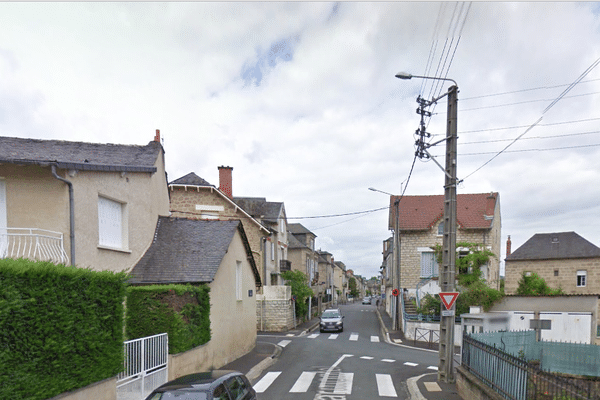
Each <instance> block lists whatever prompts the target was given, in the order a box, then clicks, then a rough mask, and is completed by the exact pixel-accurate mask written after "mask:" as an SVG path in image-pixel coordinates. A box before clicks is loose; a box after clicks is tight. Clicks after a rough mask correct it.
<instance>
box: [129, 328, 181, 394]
mask: <svg viewBox="0 0 600 400" xmlns="http://www.w3.org/2000/svg"><path fill="white" fill-rule="evenodd" d="M123 346H124V352H125V359H124V369H125V370H124V371H123V372H121V373H120V374H119V375H118V376H117V400H141V399H144V398H145V397H146V396H147V395H148V394H149V393H150V392H151V391H152V390H154V389H156V388H157V387H159V386H160V385H162V384H163V383H166V382H167V379H168V365H167V364H168V360H169V337H168V335H167V334H166V333H161V334H160V335H154V336H148V337H145V338H140V339H134V340H129V341H127V342H125V343H123Z"/></svg>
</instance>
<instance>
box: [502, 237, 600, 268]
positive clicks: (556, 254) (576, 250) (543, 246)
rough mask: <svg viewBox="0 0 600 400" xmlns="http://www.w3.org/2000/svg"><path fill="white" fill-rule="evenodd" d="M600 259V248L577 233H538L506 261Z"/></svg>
mask: <svg viewBox="0 0 600 400" xmlns="http://www.w3.org/2000/svg"><path fill="white" fill-rule="evenodd" d="M595 257H600V248H598V247H596V246H595V245H593V244H592V243H590V242H588V241H587V240H585V239H584V238H582V237H581V236H579V235H578V234H577V233H575V232H558V233H536V234H535V235H533V236H532V237H531V238H530V239H529V240H528V241H526V242H525V243H524V244H523V245H522V246H521V247H519V248H518V249H516V250H515V251H514V252H512V254H510V255H509V256H507V257H506V261H518V260H560V259H568V258H595Z"/></svg>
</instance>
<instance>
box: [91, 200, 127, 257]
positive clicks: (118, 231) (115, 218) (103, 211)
mask: <svg viewBox="0 0 600 400" xmlns="http://www.w3.org/2000/svg"><path fill="white" fill-rule="evenodd" d="M127 226H128V218H127V204H126V203H123V202H120V201H118V200H115V199H111V198H109V197H107V196H102V195H98V247H100V248H104V249H113V250H123V251H128V246H127V243H128V234H127Z"/></svg>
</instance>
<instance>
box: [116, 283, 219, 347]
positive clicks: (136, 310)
mask: <svg viewBox="0 0 600 400" xmlns="http://www.w3.org/2000/svg"><path fill="white" fill-rule="evenodd" d="M209 291H210V288H209V287H208V285H200V286H192V285H189V284H188V285H149V286H130V287H128V288H127V307H126V309H127V311H126V319H125V327H126V328H125V332H126V336H127V338H128V339H130V340H131V339H137V338H141V337H145V336H151V335H157V334H159V333H164V332H167V333H168V334H169V353H170V354H176V353H181V352H184V351H187V350H190V349H192V348H194V347H197V346H200V345H202V344H204V343H206V342H208V341H209V340H210V337H211V332H210V296H209Z"/></svg>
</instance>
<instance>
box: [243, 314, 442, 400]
mask: <svg viewBox="0 0 600 400" xmlns="http://www.w3.org/2000/svg"><path fill="white" fill-rule="evenodd" d="M340 309H341V311H342V314H343V315H344V316H345V318H344V332H342V333H339V334H336V333H319V331H318V330H316V331H315V332H313V333H308V334H306V335H295V336H294V335H292V336H286V335H260V338H259V340H261V341H269V342H271V343H274V344H278V345H279V346H281V347H282V348H283V351H282V353H281V355H280V356H279V357H278V359H277V362H275V363H274V364H273V365H271V366H270V367H269V368H267V369H266V370H264V371H263V373H262V374H261V376H260V377H259V378H258V380H257V381H256V383H255V384H254V388H255V390H256V391H257V392H258V393H259V398H260V399H264V400H269V399H272V400H280V399H306V400H313V399H314V400H317V399H336V400H346V399H347V400H350V399H380V398H381V399H389V398H399V399H407V398H409V394H408V388H407V383H406V381H407V379H409V378H411V377H415V376H419V375H422V374H426V373H433V372H435V371H436V370H437V364H438V354H437V352H427V351H423V350H420V349H411V348H405V347H398V346H393V345H391V344H388V343H385V341H384V338H383V337H381V334H380V324H379V321H378V319H377V314H376V312H375V306H373V305H361V304H358V303H357V304H351V305H345V306H340Z"/></svg>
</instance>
